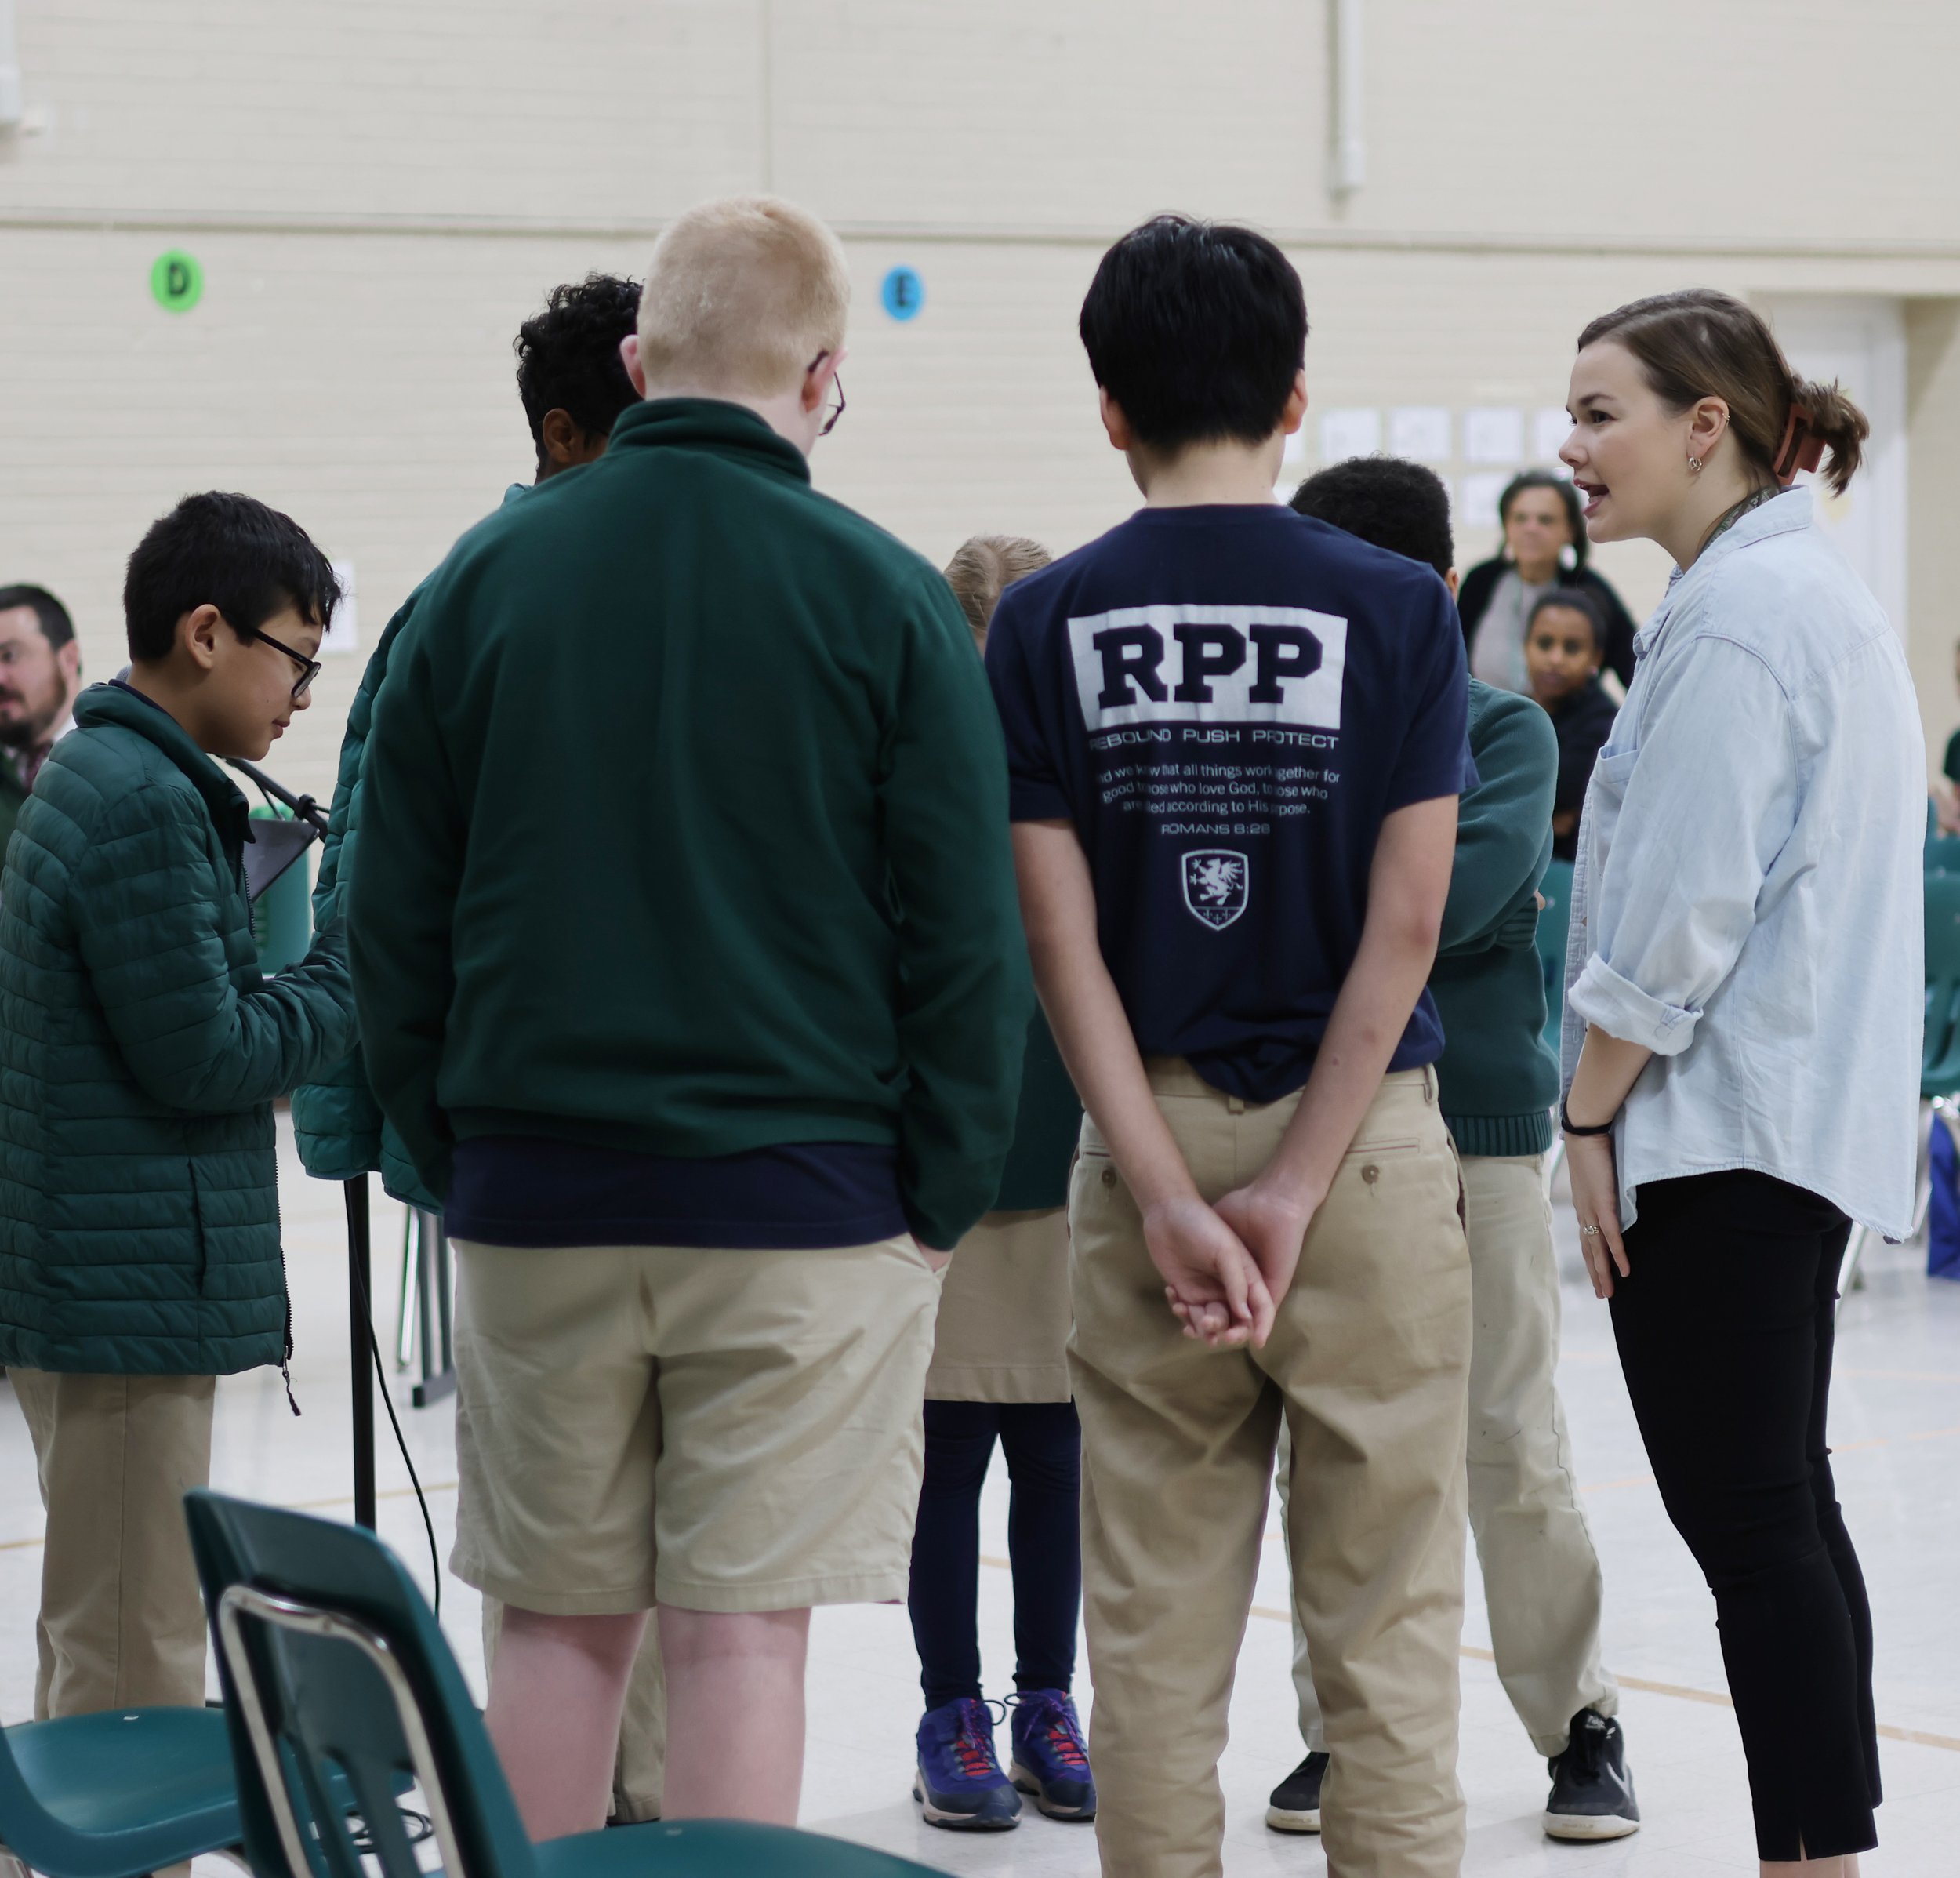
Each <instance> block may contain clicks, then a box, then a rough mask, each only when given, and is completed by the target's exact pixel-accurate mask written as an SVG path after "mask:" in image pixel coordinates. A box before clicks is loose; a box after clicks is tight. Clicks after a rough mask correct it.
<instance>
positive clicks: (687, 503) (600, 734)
mask: <svg viewBox="0 0 1960 1878" xmlns="http://www.w3.org/2000/svg"><path fill="white" fill-rule="evenodd" d="M849 296H850V284H849V275H848V270H847V267H846V265H845V262H844V255H843V252H842V249H841V248H840V245H839V244H838V242H837V238H836V237H835V236H834V235H833V234H831V233H830V231H829V230H828V229H827V228H826V227H824V226H823V224H822V223H821V222H818V220H816V219H815V217H813V216H810V215H808V214H807V213H804V212H803V211H802V210H800V209H796V208H795V207H793V205H790V204H789V203H786V202H781V201H779V200H777V199H775V198H768V197H753V198H735V199H731V200H728V201H724V202H712V203H709V204H706V205H702V207H700V208H698V209H693V210H691V211H689V212H688V213H687V214H685V215H683V216H680V217H679V218H678V219H677V220H676V221H675V222H674V223H673V224H672V225H670V227H669V228H668V229H667V230H666V232H665V233H664V234H662V237H661V238H660V241H659V245H657V247H656V248H655V252H654V256H653V261H652V267H651V268H650V270H649V274H648V282H647V286H646V290H645V292H644V295H643V296H642V300H641V310H640V320H639V328H638V331H637V335H636V336H635V338H634V340H633V341H632V342H630V345H629V347H628V350H627V359H626V363H627V369H628V370H629V372H630V373H632V374H633V381H634V383H635V385H636V387H638V388H639V389H641V390H642V391H643V392H644V394H645V395H646V399H647V401H646V402H644V403H643V404H641V405H636V406H635V407H634V408H633V409H632V410H631V411H629V412H626V414H625V415H624V416H622V417H621V418H620V420H619V422H618V423H617V425H616V426H615V429H614V434H613V441H612V445H611V447H610V448H609V449H608V450H607V452H606V453H605V455H604V457H603V458H602V459H601V460H600V461H599V462H597V463H594V464H593V465H592V466H591V467H590V468H588V469H586V470H583V472H581V474H579V475H578V476H575V477H570V478H566V479H564V481H563V482H562V483H561V484H558V485H555V486H553V487H549V488H547V489H544V490H543V491H541V492H539V493H538V494H536V495H535V496H532V497H530V498H528V499H527V500H525V501H524V502H523V503H519V504H517V505H516V506H514V507H510V508H507V509H506V510H503V511H501V512H500V513H499V514H496V515H495V516H493V517H492V518H490V519H489V520H488V521H485V522H484V523H482V524H481V525H479V526H478V527H477V529H474V531H472V532H471V533H470V535H468V536H466V537H465V538H464V539H463V541H462V542H461V543H459V544H458V546H457V548H456V550H455V552H454V553H452V555H451V556H450V558H449V559H448V561H447V562H446V563H445V565H444V567H443V568H441V571H440V572H438V573H437V575H436V576H435V577H434V579H432V580H431V581H430V583H429V586H428V587H427V589H426V590H425V592H424V594H423V599H422V601H421V603H420V608H419V616H418V618H417V620H416V630H415V631H414V632H413V633H412V634H411V635H410V636H409V637H408V639H407V640H406V641H405V642H404V651H403V656H402V657H401V659H400V661H399V662H398V665H397V669H396V670H392V671H391V672H390V677H389V681H388V685H387V688H386V690H385V691H384V692H383V695H382V696H381V698H380V699H379V706H378V708H377V710H376V716H375V723H374V730H373V736H372V743H371V746H370V750H369V759H368V761H369V776H370V787H369V790H368V807H367V832H366V834H365V837H364V841H363V853H362V858H361V865H360V867H359V868H358V870H356V872H355V874H354V881H353V885H352V892H351V906H350V920H351V924H350V934H351V943H352V947H353V957H354V971H355V976H356V983H357V986H358V990H357V993H356V995H357V997H358V1001H359V1004H360V1010H361V1022H362V1034H363V1036H364V1037H365V1040H366V1048H367V1052H368V1063H369V1067H370V1072H371V1073H372V1077H373V1081H374V1085H375V1088H376V1092H377V1094H378V1095H379V1097H380V1099H381V1102H382V1106H383V1108H384V1109H385V1110H387V1114H388V1117H389V1119H390V1121H392V1122H393V1123H394V1124H395V1126H396V1128H397V1129H399V1130H400V1132H401V1136H402V1139H403V1140H404V1141H405V1143H406V1144H407V1146H408V1149H409V1150H410V1152H411V1153H412V1155H413V1157H414V1158H415V1161H416V1167H417V1168H418V1171H419V1172H420V1173H421V1175H423V1178H424V1179H425V1180H426V1182H428V1183H429V1184H430V1186H431V1188H432V1189H433V1190H435V1191H437V1192H438V1193H441V1194H442V1195H443V1197H444V1198H445V1203H446V1205H447V1208H448V1222H449V1226H450V1229H451V1230H452V1233H454V1234H455V1236H456V1244H457V1249H458V1255H459V1284H458V1297H459V1306H458V1318H459V1325H460V1327H461V1329H462V1332H463V1334H462V1335H461V1338H460V1339H459V1345H458V1351H457V1356H458V1381H459V1389H458V1407H457V1422H456V1436H457V1460H458V1468H459V1475H460V1477H461V1482H462V1485H461V1490H460V1497H459V1506H458V1520H457V1542H456V1555H455V1567H456V1571H457V1572H458V1575H459V1576H461V1577H462V1578H464V1579H465V1580H466V1582H470V1583H473V1584H475V1585H476V1586H477V1587H478V1588H479V1589H482V1590H484V1591H485V1592H487V1593H492V1594H494V1595H495V1596H499V1597H500V1598H501V1599H502V1600H503V1601H504V1603H505V1604H506V1612H505V1618H504V1628H503V1636H502V1638H501V1640H500V1642H499V1647H498V1652H497V1660H496V1665H495V1670H494V1672H493V1673H492V1678H491V1685H490V1700H489V1705H488V1712H487V1720H488V1727H489V1730H490V1733H491V1737H492V1739H493V1740H494V1741H495V1742H496V1744H497V1747H498V1749H499V1753H500V1755H501V1756H502V1758H503V1763H504V1766H505V1769H506V1772H507V1773H508V1774H509V1776H510V1781H511V1784H512V1787H513V1789H514V1793H515V1794H516V1796H517V1803H518V1806H519V1807H520V1810H521V1812H522V1814H523V1816H524V1822H525V1824H526V1825H527V1827H528V1829H529V1830H530V1832H531V1833H532V1836H533V1837H534V1838H538V1839H544V1838H550V1837H554V1836H558V1835H561V1834H563V1833H570V1832H575V1831H579V1830H583V1829H589V1828H590V1827H593V1826H595V1825H598V1824H599V1823H600V1821H601V1818H603V1816H604V1810H605V1809H604V1800H605V1787H606V1784H607V1781H606V1777H607V1774H608V1769H609V1766H610V1763H611V1760H612V1752H613V1745H614V1741H615V1736H616V1734H617V1730H618V1725H619V1713H620V1703H621V1700H622V1696H623V1695H624V1692H625V1689H626V1676H627V1671H628V1669H629V1667H630V1664H631V1662H632V1660H633V1652H634V1650H635V1648H636V1647H637V1644H638V1641H639V1638H640V1635H641V1631H642V1629H644V1625H645V1622H646V1612H647V1611H648V1607H650V1606H657V1607H658V1610H659V1632H660V1642H661V1654H662V1662H663V1666H664V1669H665V1673H666V1687H667V1699H668V1706H669V1713H670V1721H671V1727H670V1732H669V1738H668V1753H667V1764H666V1793H665V1802H666V1804H665V1807H664V1808H663V1811H664V1813H665V1814H666V1816H667V1817H669V1818H684V1817H689V1816H695V1817H699V1816H702V1815H722V1816H735V1817H746V1818H763V1819H772V1820H779V1821H789V1820H793V1819H794V1818H795V1816H796V1811H797V1800H798V1796H799V1792H800V1783H801V1773H802V1763H803V1749H804V1688H803V1678H804V1658H805V1655H806V1650H807V1642H808V1625H809V1613H810V1610H811V1607H812V1606H813V1605H815V1604H840V1603H858V1602H874V1601H882V1600H897V1599H899V1598H902V1597H903V1596H905V1593H906V1581H907V1575H908V1568H909V1560H910V1551H911V1535H912V1529H913V1522H914V1518H915V1516H916V1510H917V1505H918V1497H919V1485H920V1461H921V1453H922V1439H921V1426H920V1425H921V1405H922V1401H923V1389H924V1378H925V1371H926V1368H927V1361H928V1359H929V1358H930V1356H931V1345H932V1327H933V1320H934V1317H935V1313H936V1311H937V1307H938V1277H937V1273H938V1270H939V1268H940V1267H941V1266H942V1265H943V1262H944V1259H943V1253H944V1251H946V1248H950V1247H951V1246H952V1245H953V1244H954V1243H955V1242H956V1240H958V1239H959V1238H960V1236H961V1235H962V1234H963V1233H965V1232H966V1231H967V1229H968V1228H969V1227H970V1226H972V1225H973V1224H974V1223H975V1221H976V1220H977V1219H978V1218H979V1216H980V1215H981V1214H982V1212H983V1211H985V1209H986V1208H987V1207H988V1206H989V1204H991V1203H992V1201H993V1196H994V1194H995V1192H996V1190H997V1187H998V1185H999V1181H1000V1172H1001V1169H1002V1167H1003V1165H1004V1161H1005V1159H1006V1155H1007V1148H1008V1146H1009V1144H1010V1142H1011V1138H1012V1133H1013V1121H1014V1106H1015V1098H1016V1094H1017V1085H1018V1076H1019V1071H1020V1059H1021V1046H1022V1040H1023V1037H1024V1035H1025V1026H1026V1023H1027V1020H1028V1015H1029V997H1028V991H1027V975H1026V966H1025V953H1024V951H1023V949H1022V945H1021V943H1020V939H1019V936H1018V917H1017V913H1016V907H1015V899H1014V882H1013V873H1012V865H1011V859H1010V856H1009V852H1008V841H1007V813H1006V811H1007V777H1006V770H1005V765H1004V758H1003V754H1002V750H1001V743H1000V729H999V726H998V723H997V721H996V718H995V716H994V713H993V707H992V704H991V703H990V701H989V696H988V693H987V688H986V685H985V679H984V677H983V675H982V672H981V669H980V667H979V665H978V662H977V661H976V660H975V658H974V656H973V648H972V645H971V640H970V638H969V636H968V634H967V627H966V623H965V621H964V619H963V617H962V616H961V615H960V610H959V608H958V606H957V605H956V603H955V601H953V596H952V594H950V592H949V590H948V589H947V587H946V583H945V582H944V581H943V580H942V579H941V578H940V576H938V572H936V571H935V569H933V568H931V566H930V565H928V564H927V562H925V561H923V560H921V559H920V558H919V557H918V556H916V554H913V553H911V552H910V551H909V550H907V549H906V548H904V547H901V546H900V545H899V543H897V542H896V541H895V540H893V539H891V536H887V535H886V534H885V533H884V532H883V531H881V530H880V529H876V528H874V527H873V526H872V525H870V524H869V523H868V522H866V521H864V520H862V518H859V517H858V516H856V515H855V514H852V513H851V511H850V510H847V509H845V508H844V507H842V506H841V505H840V504H838V503H833V502H831V501H829V500H828V499H826V498H824V497H822V496H818V495H817V494H816V493H815V491H814V490H813V489H811V485H810V471H809V467H808V461H807V458H808V453H809V452H810V450H811V448H812V447H813V446H814V445H815V441H816V440H817V438H818V436H819V435H821V434H822V432H823V431H824V430H827V429H828V428H829V425H830V423H832V422H833V421H834V417H835V415H836V414H837V412H840V411H841V409H842V397H841V394H840V392H839V391H838V390H837V367H838V365H839V363H840V361H841V359H842V357H843V349H844V324H845V315H846V312H847V310H848V303H849Z"/></svg>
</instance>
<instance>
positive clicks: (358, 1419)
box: [225, 757, 375, 1532]
mask: <svg viewBox="0 0 1960 1878" xmlns="http://www.w3.org/2000/svg"><path fill="white" fill-rule="evenodd" d="M225 761H226V762H227V763H228V764H230V765H231V767H232V768H234V769H235V770H237V771H238V772H239V774H240V775H241V776H248V777H249V778H250V779H251V780H252V782H253V783H256V784H257V785H258V786H259V787H260V789H262V790H264V792H265V793H266V794H267V795H268V796H270V797H271V798H272V800H273V801H275V802H278V803H279V804H280V805H282V806H283V807H285V808H289V809H290V810H291V811H292V813H293V815H295V816H296V817H297V818H298V819H299V820H300V821H303V822H304V823H307V825H308V826H310V828H312V830H314V833H315V834H318V835H319V836H321V837H322V838H324V837H325V834H326V832H327V817H326V813H325V811H324V810H323V809H322V808H321V806H320V805H319V804H318V802H316V801H314V799H313V797H311V796H303V795H300V796H296V795H295V794H293V793H292V791H291V790H289V789H287V788H286V787H285V786H283V785H282V784H281V783H275V782H274V780H273V779H272V778H271V777H270V776H267V774H266V772H264V771H263V769H261V768H260V767H259V766H258V765H257V764H256V763H248V762H246V761H245V759H244V758H243V757H226V758H225ZM342 1184H343V1190H344V1192H345V1196H346V1199H347V1354H348V1359H349V1363H350V1374H349V1376H348V1379H347V1380H348V1386H349V1387H350V1389H351V1391H352V1393H353V1398H354V1427H353V1436H354V1524H356V1525H358V1526H365V1527H367V1529H368V1531H370V1532H372V1531H374V1529H375V1504H374V1498H375V1477H374V1371H373V1369H372V1367H371V1366H370V1357H371V1356H372V1338H373V1326H372V1322H371V1320H370V1318H369V1316H368V1313H369V1310H370V1309H371V1306H370V1305H369V1302H368V1300H369V1299H370V1298H371V1297H372V1295H373V1289H372V1280H373V1277H374V1248H373V1241H372V1235H371V1233H370V1232H369V1227H368V1177H367V1175H365V1174H357V1175H354V1178H353V1179H351V1180H349V1181H346V1182H343V1183H342Z"/></svg>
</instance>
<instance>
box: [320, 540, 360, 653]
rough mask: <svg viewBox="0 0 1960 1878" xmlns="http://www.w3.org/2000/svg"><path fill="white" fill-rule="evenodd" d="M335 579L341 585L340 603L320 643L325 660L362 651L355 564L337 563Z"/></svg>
mask: <svg viewBox="0 0 1960 1878" xmlns="http://www.w3.org/2000/svg"><path fill="white" fill-rule="evenodd" d="M333 577H334V579H336V580H337V581H339V583H340V603H339V605H337V606H336V607H335V608H334V609H333V623H332V625H331V626H329V627H328V628H327V630H326V636H325V638H322V639H321V641H320V656H321V658H323V659H330V658H332V656H334V655H335V654H336V652H358V651H360V649H361V615H360V609H359V608H358V606H357V605H355V603H354V563H353V562H352V561H335V562H334V564H333Z"/></svg>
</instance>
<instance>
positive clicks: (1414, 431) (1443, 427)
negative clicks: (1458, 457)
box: [1388, 405, 1450, 463]
mask: <svg viewBox="0 0 1960 1878" xmlns="http://www.w3.org/2000/svg"><path fill="white" fill-rule="evenodd" d="M1388 454H1389V455H1390V456H1407V457H1410V458H1413V459H1414V461H1416V462H1417V463H1447V462H1448V461H1449V460H1450V412H1449V410H1448V409H1447V407H1446V406H1444V405H1398V406H1397V407H1396V409H1394V410H1392V411H1391V412H1389V413H1388Z"/></svg>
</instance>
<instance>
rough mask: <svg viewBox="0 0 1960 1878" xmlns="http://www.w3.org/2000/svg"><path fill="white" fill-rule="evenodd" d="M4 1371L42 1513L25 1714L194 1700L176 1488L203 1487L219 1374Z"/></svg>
mask: <svg viewBox="0 0 1960 1878" xmlns="http://www.w3.org/2000/svg"><path fill="white" fill-rule="evenodd" d="M8 1373H9V1377H10V1379H11V1380H12V1382H13V1392H14V1394H15V1396H16V1397H17V1398H18V1400H19V1401H20V1407H21V1410H22V1412H23V1413H24V1415H26V1416H27V1432H28V1434H29V1435H30V1436H31V1437H32V1439H33V1441H34V1464H35V1466H36V1468H37V1469H38V1473H39V1474H40V1477H41V1503H42V1506H45V1508H46V1509H47V1513H48V1525H47V1543H46V1547H45V1550H44V1551H43V1553H42V1561H41V1615H40V1617H39V1619H38V1622H36V1624H35V1626H34V1636H35V1640H36V1642H37V1644H38V1645H39V1651H40V1667H39V1670H38V1673H37V1675H36V1676H35V1678H34V1719H35V1720H37V1721H45V1720H47V1719H48V1718H49V1716H64V1715H86V1714H89V1713H92V1712H93V1711H94V1710H96V1709H121V1708H137V1707H142V1706H146V1705H151V1704H173V1705H183V1706H186V1707H198V1706H201V1705H202V1704H203V1702H204V1688H205V1682H204V1659H205V1634H206V1633H205V1621H204V1601H203V1599H202V1598H201V1596H200V1595H199V1593H198V1573H197V1567H195V1566H194V1564H192V1563H191V1537H190V1533H189V1530H188V1529H187V1527H186V1526H185V1524H184V1520H183V1496H184V1495H185V1494H186V1492H187V1491H189V1490H190V1489H191V1488H193V1487H203V1486H206V1485H208V1484H209V1482H210V1479H211V1415H212V1406H213V1404H214V1403H215V1401H216V1397H217V1379H216V1377H215V1376H78V1375H57V1374H55V1373H54V1372H53V1371H45V1370H34V1369H16V1370H12V1371H9V1372H8Z"/></svg>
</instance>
